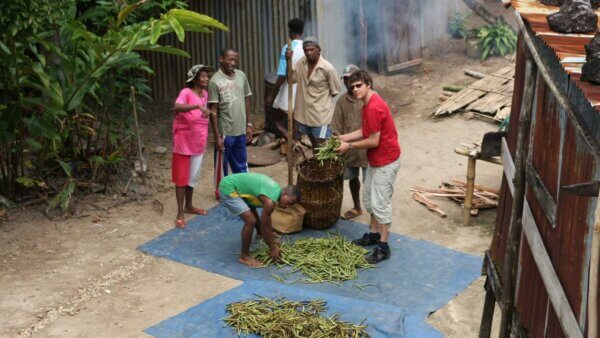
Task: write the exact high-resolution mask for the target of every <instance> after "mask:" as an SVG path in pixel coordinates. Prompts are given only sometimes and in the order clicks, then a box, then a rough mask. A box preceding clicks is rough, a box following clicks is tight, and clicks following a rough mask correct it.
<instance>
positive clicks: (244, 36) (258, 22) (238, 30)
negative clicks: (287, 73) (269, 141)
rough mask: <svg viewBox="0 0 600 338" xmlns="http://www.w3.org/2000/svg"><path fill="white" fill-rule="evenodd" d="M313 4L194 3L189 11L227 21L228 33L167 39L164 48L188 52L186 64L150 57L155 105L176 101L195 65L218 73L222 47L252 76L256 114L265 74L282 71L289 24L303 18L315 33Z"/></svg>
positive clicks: (273, 0) (300, 0) (302, 0)
mask: <svg viewBox="0 0 600 338" xmlns="http://www.w3.org/2000/svg"><path fill="white" fill-rule="evenodd" d="M315 3H316V1H314V0H312V1H311V0H244V1H239V0H193V1H190V3H189V9H191V10H194V11H196V12H199V13H203V14H206V15H210V16H212V17H214V18H216V19H218V20H219V21H221V22H223V23H224V24H225V25H227V26H228V27H229V29H230V32H229V33H225V32H221V31H216V32H215V34H200V33H186V38H185V42H184V43H179V41H177V38H176V37H175V36H174V35H169V36H165V37H162V38H161V40H160V43H161V44H163V45H172V46H176V47H179V48H181V49H183V50H185V51H187V52H188V53H189V54H190V55H191V56H192V57H191V59H186V58H182V57H177V56H171V55H166V54H162V53H145V57H146V59H147V60H148V61H149V63H150V67H151V68H152V69H154V70H155V74H154V75H153V76H151V77H150V79H149V80H150V86H151V88H152V89H153V98H154V99H155V100H166V101H172V100H174V98H175V97H176V96H177V93H178V92H179V90H181V88H182V87H183V85H184V81H185V79H186V73H187V70H188V69H189V68H190V67H191V66H192V65H194V64H205V65H211V66H214V67H215V68H218V57H219V53H220V51H221V49H222V48H224V47H233V48H236V49H237V50H238V51H239V53H240V64H239V69H240V70H242V71H244V72H245V73H246V75H247V76H248V80H249V82H250V87H251V88H252V92H253V97H252V104H253V107H254V109H255V110H257V109H258V110H260V109H261V108H262V107H261V105H262V102H263V96H264V79H265V74H268V73H269V72H273V71H275V70H276V68H277V63H278V60H279V53H280V51H281V48H282V47H283V45H284V44H285V42H286V39H287V22H288V21H289V20H290V19H292V18H295V17H300V18H303V19H304V20H305V21H306V23H307V25H306V27H305V33H306V34H313V33H314V32H315V31H316V20H313V18H315V17H316V6H315Z"/></svg>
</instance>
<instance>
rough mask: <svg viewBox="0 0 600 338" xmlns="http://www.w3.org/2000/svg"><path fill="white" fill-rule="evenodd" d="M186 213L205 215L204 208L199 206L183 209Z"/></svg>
mask: <svg viewBox="0 0 600 338" xmlns="http://www.w3.org/2000/svg"><path fill="white" fill-rule="evenodd" d="M183 212H185V213H186V214H194V215H206V210H204V209H200V208H194V209H192V210H184V211H183Z"/></svg>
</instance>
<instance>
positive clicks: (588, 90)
mask: <svg viewBox="0 0 600 338" xmlns="http://www.w3.org/2000/svg"><path fill="white" fill-rule="evenodd" d="M511 6H512V7H513V8H514V9H515V11H517V12H518V13H519V14H520V15H521V17H522V18H523V20H524V21H525V22H527V23H528V24H529V26H530V27H531V30H532V31H533V32H534V33H535V34H536V35H537V36H538V37H539V38H541V40H542V41H544V43H545V44H546V45H547V46H548V47H550V48H551V49H552V50H553V51H554V52H555V54H556V57H557V58H558V59H559V60H560V62H561V65H562V67H563V69H564V71H565V73H566V74H568V75H569V78H570V80H571V81H572V82H573V84H574V85H576V86H577V87H579V88H580V89H581V91H582V92H583V93H584V95H585V97H586V98H587V99H588V101H589V102H590V104H591V105H592V106H594V108H596V110H598V111H600V86H596V85H592V84H591V83H589V82H584V81H581V67H582V66H583V63H582V62H581V60H582V58H583V60H585V49H584V45H585V44H586V43H588V42H590V40H592V38H593V37H594V35H593V34H561V33H557V32H554V31H552V30H551V29H550V27H549V26H548V22H547V20H546V16H547V15H548V14H550V13H554V12H557V11H558V10H559V8H558V7H554V6H546V5H544V4H542V3H541V2H539V1H537V0H513V1H511ZM596 13H597V14H599V15H600V11H596ZM599 27H600V24H599Z"/></svg>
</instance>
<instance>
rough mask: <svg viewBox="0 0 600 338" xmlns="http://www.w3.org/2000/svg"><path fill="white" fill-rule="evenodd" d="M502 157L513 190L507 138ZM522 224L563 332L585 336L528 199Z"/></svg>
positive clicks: (572, 335) (524, 204)
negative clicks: (547, 250) (549, 254)
mask: <svg viewBox="0 0 600 338" xmlns="http://www.w3.org/2000/svg"><path fill="white" fill-rule="evenodd" d="M502 159H503V163H504V164H503V166H504V174H505V175H506V180H507V181H508V182H509V189H511V191H513V189H514V186H512V184H511V182H512V181H513V179H514V172H515V169H514V166H513V167H512V168H511V165H512V163H513V161H512V158H511V155H510V152H509V151H508V146H507V145H506V142H505V140H503V143H502ZM522 224H523V232H524V233H525V237H526V238H527V242H528V243H529V247H530V248H531V254H532V255H533V259H534V261H535V263H536V266H537V268H538V271H539V273H540V276H541V277H542V282H543V283H544V287H545V289H546V292H547V293H548V296H549V298H550V303H551V304H552V307H553V309H554V312H555V313H556V315H557V317H558V320H559V323H560V326H561V328H562V330H563V333H564V334H565V335H566V336H567V337H581V338H583V333H582V331H581V328H580V327H579V324H578V322H577V319H576V318H575V314H574V313H573V310H572V309H571V306H570V305H569V301H568V300H567V296H566V294H565V292H564V290H563V288H562V285H561V283H560V280H559V279H558V276H557V274H556V271H555V270H554V266H553V265H552V261H551V260H550V257H549V256H548V253H547V252H546V248H545V246H544V243H543V240H542V237H541V236H540V233H539V230H538V227H537V224H536V223H535V219H534V218H533V214H532V212H531V207H530V206H529V203H527V201H524V203H523V218H522Z"/></svg>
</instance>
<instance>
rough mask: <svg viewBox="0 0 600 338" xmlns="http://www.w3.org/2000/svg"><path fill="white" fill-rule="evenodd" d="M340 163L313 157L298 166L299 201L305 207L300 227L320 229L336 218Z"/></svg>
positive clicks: (341, 187)
mask: <svg viewBox="0 0 600 338" xmlns="http://www.w3.org/2000/svg"><path fill="white" fill-rule="evenodd" d="M343 169H344V165H343V164H342V163H339V162H332V161H324V162H323V165H321V162H320V161H318V160H316V159H314V158H313V159H310V160H306V161H304V162H302V163H300V164H299V165H298V187H300V204H302V206H303V207H304V209H306V214H305V215H304V227H306V228H310V229H316V230H324V229H327V228H329V227H331V226H332V225H334V224H335V222H336V221H337V220H338V218H339V217H340V211H341V208H342V197H343V195H344V178H343V176H342V172H343Z"/></svg>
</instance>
